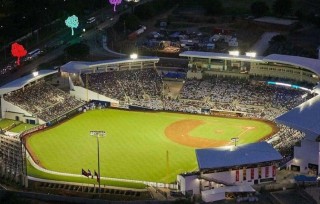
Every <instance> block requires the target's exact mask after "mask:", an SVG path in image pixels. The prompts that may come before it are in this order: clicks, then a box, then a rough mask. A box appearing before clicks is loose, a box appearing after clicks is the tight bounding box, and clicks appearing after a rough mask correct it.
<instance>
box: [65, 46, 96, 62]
mask: <svg viewBox="0 0 320 204" xmlns="http://www.w3.org/2000/svg"><path fill="white" fill-rule="evenodd" d="M89 53H90V48H89V46H88V45H86V44H83V43H76V44H73V45H70V46H69V47H67V48H65V49H64V54H65V55H66V57H67V58H68V59H69V60H81V59H84V58H85V57H87V56H88V55H89Z"/></svg>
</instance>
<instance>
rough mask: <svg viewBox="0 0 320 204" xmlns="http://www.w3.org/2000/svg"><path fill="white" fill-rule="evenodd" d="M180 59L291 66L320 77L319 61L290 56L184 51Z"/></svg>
mask: <svg viewBox="0 0 320 204" xmlns="http://www.w3.org/2000/svg"><path fill="white" fill-rule="evenodd" d="M180 56H182V57H199V58H208V59H221V60H241V61H249V62H275V63H282V64H288V65H293V66H297V67H301V68H304V69H307V70H310V71H312V72H314V73H316V74H317V75H319V76H320V60H319V59H313V58H306V57H299V56H291V55H279V54H271V55H268V56H266V57H255V58H253V57H248V56H244V55H239V56H233V55H229V54H226V53H216V52H198V51H185V52H182V53H180Z"/></svg>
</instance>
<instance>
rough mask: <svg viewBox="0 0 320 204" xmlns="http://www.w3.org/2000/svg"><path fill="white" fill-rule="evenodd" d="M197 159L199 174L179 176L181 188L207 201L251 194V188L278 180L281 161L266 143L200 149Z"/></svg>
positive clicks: (279, 156) (277, 154)
mask: <svg viewBox="0 0 320 204" xmlns="http://www.w3.org/2000/svg"><path fill="white" fill-rule="evenodd" d="M196 156H197V161H198V167H199V172H196V173H189V174H188V173H187V174H181V175H178V177H177V181H178V187H179V190H180V191H181V192H182V193H183V194H184V195H201V197H202V200H203V201H205V202H212V201H216V200H222V199H225V198H226V194H228V193H241V192H242V193H252V192H255V190H254V189H253V188H252V187H251V185H253V184H260V183H265V182H273V181H275V179H276V166H277V163H278V161H279V160H281V159H282V156H281V155H280V153H278V152H277V151H276V150H275V149H274V148H273V147H272V146H271V145H270V144H268V143H267V142H258V143H252V144H246V145H241V146H237V147H234V146H232V147H230V146H228V147H222V148H208V149H197V150H196Z"/></svg>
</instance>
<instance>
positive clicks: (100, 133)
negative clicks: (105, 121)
mask: <svg viewBox="0 0 320 204" xmlns="http://www.w3.org/2000/svg"><path fill="white" fill-rule="evenodd" d="M90 135H91V136H94V137H96V138H97V148H98V175H97V181H98V184H99V196H100V193H101V188H100V180H101V179H100V178H101V176H100V145H99V137H104V136H106V132H105V131H103V130H98V131H97V130H92V131H90Z"/></svg>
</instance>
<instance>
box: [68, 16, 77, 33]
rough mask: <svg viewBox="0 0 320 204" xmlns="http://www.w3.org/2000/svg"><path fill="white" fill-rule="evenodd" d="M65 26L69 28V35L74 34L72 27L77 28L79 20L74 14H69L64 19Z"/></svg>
mask: <svg viewBox="0 0 320 204" xmlns="http://www.w3.org/2000/svg"><path fill="white" fill-rule="evenodd" d="M64 22H65V24H66V26H68V27H69V28H71V31H72V32H71V35H73V34H74V31H73V28H78V26H79V20H78V17H77V16H76V15H72V16H69V17H68V18H67V19H66V20H65V21H64Z"/></svg>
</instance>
